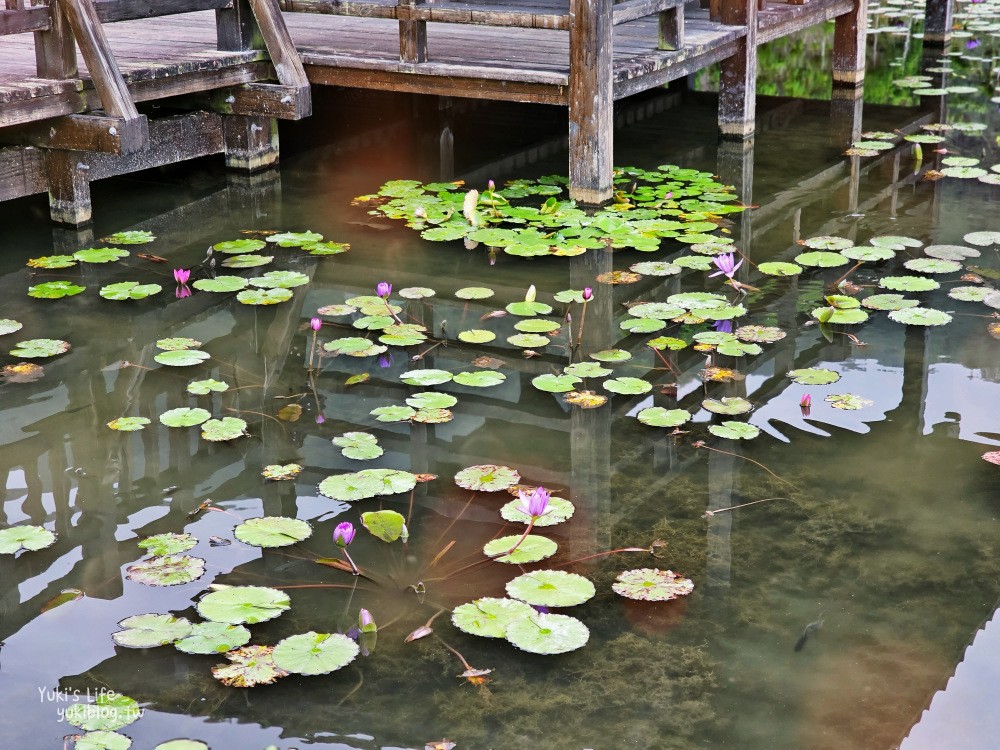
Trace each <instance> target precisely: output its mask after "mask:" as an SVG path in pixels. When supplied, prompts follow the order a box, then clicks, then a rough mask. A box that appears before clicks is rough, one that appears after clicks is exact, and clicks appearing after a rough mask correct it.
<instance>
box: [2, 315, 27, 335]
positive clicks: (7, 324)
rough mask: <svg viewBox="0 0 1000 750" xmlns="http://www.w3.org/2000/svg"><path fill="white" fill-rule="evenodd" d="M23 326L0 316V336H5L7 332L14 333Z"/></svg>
mask: <svg viewBox="0 0 1000 750" xmlns="http://www.w3.org/2000/svg"><path fill="white" fill-rule="evenodd" d="M23 327H24V326H23V325H22V324H21V323H20V322H18V321H16V320H11V319H10V318H0V336H6V335H7V334H8V333H14V332H16V331H20V330H21V328H23Z"/></svg>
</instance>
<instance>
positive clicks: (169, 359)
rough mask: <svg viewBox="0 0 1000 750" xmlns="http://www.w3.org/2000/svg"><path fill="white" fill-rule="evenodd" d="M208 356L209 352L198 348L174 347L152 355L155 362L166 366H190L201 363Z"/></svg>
mask: <svg viewBox="0 0 1000 750" xmlns="http://www.w3.org/2000/svg"><path fill="white" fill-rule="evenodd" d="M209 358H210V355H209V353H208V352H203V351H201V350H200V349H175V350H171V351H166V352H160V353H159V354H157V355H156V356H155V357H153V359H154V360H155V361H156V362H159V363H160V364H161V365H166V366H168V367H191V366H192V365H198V364H201V363H202V362H204V361H205V360H206V359H209Z"/></svg>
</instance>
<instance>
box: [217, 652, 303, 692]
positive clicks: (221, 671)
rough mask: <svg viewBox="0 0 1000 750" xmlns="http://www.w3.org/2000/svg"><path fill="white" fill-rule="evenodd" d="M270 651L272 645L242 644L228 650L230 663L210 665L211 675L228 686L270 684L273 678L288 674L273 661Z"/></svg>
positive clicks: (227, 656) (243, 686)
mask: <svg viewBox="0 0 1000 750" xmlns="http://www.w3.org/2000/svg"><path fill="white" fill-rule="evenodd" d="M272 651H274V647H273V646H243V647H242V648H238V649H236V650H235V651H229V652H228V653H227V654H226V658H227V659H229V661H230V662H232V663H231V664H219V665H218V666H215V667H212V676H213V677H215V679H217V680H218V681H219V682H221V683H222V684H223V685H227V686H229V687H242V688H251V687H255V686H257V685H270V684H271V683H272V682H274V681H275V680H277V679H279V678H281V677H287V676H288V672H286V671H285V670H283V669H281V668H280V667H278V666H277V665H276V664H275V663H274V659H273V658H272V656H271V652H272Z"/></svg>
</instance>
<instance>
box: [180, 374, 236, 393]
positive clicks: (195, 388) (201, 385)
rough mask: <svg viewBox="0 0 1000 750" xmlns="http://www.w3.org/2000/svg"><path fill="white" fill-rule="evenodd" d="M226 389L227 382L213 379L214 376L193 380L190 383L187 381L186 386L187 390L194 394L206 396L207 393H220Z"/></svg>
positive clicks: (227, 388) (227, 387) (227, 386)
mask: <svg viewBox="0 0 1000 750" xmlns="http://www.w3.org/2000/svg"><path fill="white" fill-rule="evenodd" d="M228 390H229V383H223V382H222V381H221V380H215V379H214V378H208V379H206V380H195V381H194V382H192V383H188V386H187V392H188V393H193V394H194V395H196V396H206V395H208V394H209V393H222V392H223V391H228Z"/></svg>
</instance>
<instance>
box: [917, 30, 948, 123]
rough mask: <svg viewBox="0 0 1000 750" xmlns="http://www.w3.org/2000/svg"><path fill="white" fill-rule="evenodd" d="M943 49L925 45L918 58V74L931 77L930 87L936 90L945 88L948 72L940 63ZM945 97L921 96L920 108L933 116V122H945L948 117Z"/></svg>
mask: <svg viewBox="0 0 1000 750" xmlns="http://www.w3.org/2000/svg"><path fill="white" fill-rule="evenodd" d="M943 52H944V49H943V48H942V47H940V46H935V45H933V44H925V45H924V47H923V52H922V54H921V57H920V72H921V73H922V74H923V75H928V76H930V77H931V81H930V85H931V86H932V87H934V88H936V89H943V88H947V86H948V72H947V70H946V69H945V67H946V66H944V64H943V63H942V62H941V55H942V53H943ZM947 99H948V97H947V96H921V97H920V108H921V109H923V110H926V111H927V112H932V113H933V114H934V118H935V120H934V121H935V122H945V118H946V117H947V116H948V101H947Z"/></svg>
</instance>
